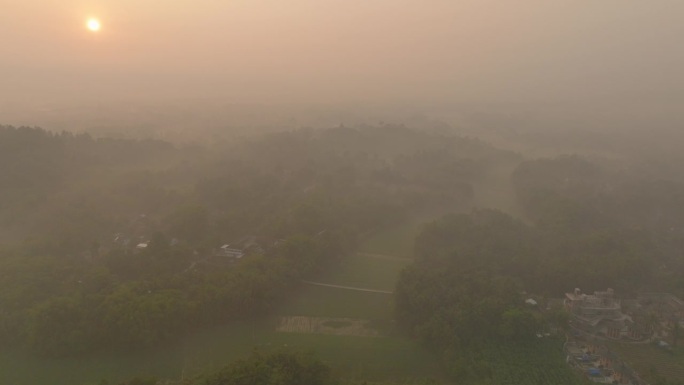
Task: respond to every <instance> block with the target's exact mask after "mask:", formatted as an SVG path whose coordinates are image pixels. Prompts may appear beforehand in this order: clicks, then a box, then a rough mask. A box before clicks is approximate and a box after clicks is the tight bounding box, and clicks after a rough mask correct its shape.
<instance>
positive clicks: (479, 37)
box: [0, 0, 684, 104]
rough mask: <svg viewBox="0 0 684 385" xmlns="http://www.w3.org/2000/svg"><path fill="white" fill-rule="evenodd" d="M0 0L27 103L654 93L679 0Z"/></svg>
mask: <svg viewBox="0 0 684 385" xmlns="http://www.w3.org/2000/svg"><path fill="white" fill-rule="evenodd" d="M0 6H1V7H2V9H3V11H2V12H1V13H0V52H1V53H2V56H3V58H4V59H3V61H2V63H0V73H1V74H2V76H1V77H0V81H1V82H2V83H0V87H2V89H3V90H5V95H8V94H11V95H12V96H13V98H15V99H16V98H28V99H31V100H32V101H41V100H43V99H45V100H64V99H70V100H74V99H75V100H81V99H84V100H93V98H96V99H102V100H109V99H120V98H128V97H139V98H140V97H149V98H157V97H165V98H168V97H178V98H184V97H201V98H214V97H221V98H225V99H227V100H231V101H235V102H265V103H283V102H301V103H312V102H324V103H337V102H353V103H357V102H358V103H365V102H387V103H392V102H421V103H450V102H459V101H480V102H506V103H512V102H514V103H527V102H533V103H534V102H544V103H550V102H563V103H565V102H570V103H584V102H589V103H590V104H591V103H595V102H599V103H609V102H611V103H612V102H618V101H635V100H638V101H646V102H649V103H650V102H654V103H655V102H658V101H662V100H673V99H677V100H681V98H682V92H681V90H682V89H683V86H684V77H682V76H681V73H680V71H681V68H684V50H683V49H682V45H681V36H682V33H683V32H684V23H682V18H681V15H683V14H684V2H682V1H680V0H659V1H656V2H646V1H619V0H602V1H594V0H579V1H562V2H558V1H548V0H520V1H499V0H462V1H452V0H420V1H418V0H392V1H390V0H371V1H363V2H360V1H345V0H325V1H321V0H295V1H280V0H234V1H214V0H193V1H190V0H170V1H161V0H117V1H106V0H99V1H96V0H90V1H89V0H64V1H58V2H52V1H44V0H22V1H15V0H0ZM91 15H97V16H98V17H99V18H101V20H106V23H107V33H106V34H103V36H98V39H92V38H91V35H93V34H92V33H89V31H87V30H86V31H84V30H83V28H82V25H83V20H87V18H88V17H90V16H91ZM94 24H95V22H88V28H89V29H90V30H97V29H98V28H96V26H95V25H94ZM76 27H78V28H76ZM84 32H85V33H84ZM104 35H106V36H104Z"/></svg>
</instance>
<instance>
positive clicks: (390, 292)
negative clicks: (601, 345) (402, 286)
mask: <svg viewBox="0 0 684 385" xmlns="http://www.w3.org/2000/svg"><path fill="white" fill-rule="evenodd" d="M302 283H305V284H307V285H314V286H324V287H332V288H335V289H344V290H355V291H365V292H368V293H380V294H394V292H392V291H386V290H375V289H366V288H363V287H352V286H340V285H330V284H327V283H320V282H311V281H302Z"/></svg>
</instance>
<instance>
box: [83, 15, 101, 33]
mask: <svg viewBox="0 0 684 385" xmlns="http://www.w3.org/2000/svg"><path fill="white" fill-rule="evenodd" d="M86 28H88V30H90V31H91V32H99V31H100V29H101V28H102V24H101V23H100V20H98V19H95V18H90V19H88V21H87V22H86Z"/></svg>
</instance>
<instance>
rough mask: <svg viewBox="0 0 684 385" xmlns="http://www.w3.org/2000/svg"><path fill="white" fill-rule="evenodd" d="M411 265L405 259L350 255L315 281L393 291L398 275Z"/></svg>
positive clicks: (408, 260)
mask: <svg viewBox="0 0 684 385" xmlns="http://www.w3.org/2000/svg"><path fill="white" fill-rule="evenodd" d="M411 263H412V261H411V260H410V259H407V258H403V259H402V258H392V257H381V256H380V257H374V256H372V255H362V254H361V255H359V254H356V255H350V256H348V257H345V258H344V259H342V260H341V261H340V262H339V263H338V264H336V265H335V266H333V267H331V268H330V269H328V270H327V271H325V272H323V273H322V274H320V275H319V276H318V277H316V280H317V281H320V282H324V283H329V284H333V285H342V286H353V287H362V288H367V289H377V290H388V291H393V290H394V286H395V284H396V282H397V278H398V277H399V273H401V270H402V269H404V268H405V267H406V266H408V265H410V264H411Z"/></svg>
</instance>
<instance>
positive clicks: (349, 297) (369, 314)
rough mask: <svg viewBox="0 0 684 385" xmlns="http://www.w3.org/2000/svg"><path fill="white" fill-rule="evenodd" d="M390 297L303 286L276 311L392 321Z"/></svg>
mask: <svg viewBox="0 0 684 385" xmlns="http://www.w3.org/2000/svg"><path fill="white" fill-rule="evenodd" d="M392 306H393V305H392V296H391V295H388V294H381V293H368V292H360V291H352V290H344V289H337V288H331V287H322V286H312V285H304V284H303V285H302V287H301V288H300V290H299V292H298V293H297V294H296V295H294V296H293V297H292V298H291V299H290V300H288V301H287V302H286V303H284V304H283V305H282V306H281V307H279V308H278V310H277V313H278V314H280V315H301V316H312V317H332V318H344V317H349V318H362V319H391V318H392Z"/></svg>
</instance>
